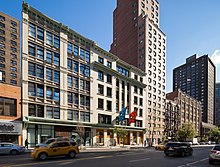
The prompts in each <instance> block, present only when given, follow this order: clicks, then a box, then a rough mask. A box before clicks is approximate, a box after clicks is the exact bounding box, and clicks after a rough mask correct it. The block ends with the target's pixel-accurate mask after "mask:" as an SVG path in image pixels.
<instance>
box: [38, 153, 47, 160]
mask: <svg viewBox="0 0 220 167" xmlns="http://www.w3.org/2000/svg"><path fill="white" fill-rule="evenodd" d="M38 159H39V160H45V159H47V154H46V153H40V154H39V155H38Z"/></svg>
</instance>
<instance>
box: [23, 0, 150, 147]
mask: <svg viewBox="0 0 220 167" xmlns="http://www.w3.org/2000/svg"><path fill="white" fill-rule="evenodd" d="M22 16H23V18H22V39H23V44H22V56H23V59H22V74H23V75H22V87H23V90H22V99H23V101H22V107H23V121H24V125H25V126H24V129H23V136H24V139H25V138H27V139H28V142H29V143H30V146H34V145H35V144H37V143H40V142H43V141H45V140H46V139H47V138H49V137H56V136H64V137H68V138H70V137H72V138H75V139H76V140H77V137H79V129H80V132H82V133H83V136H82V138H83V144H84V145H104V146H107V145H112V144H113V143H114V142H116V143H118V144H120V143H121V141H120V139H118V138H117V136H116V135H115V134H114V131H113V130H114V128H115V127H123V128H124V129H126V131H128V135H127V137H126V140H125V144H143V141H144V140H145V138H144V134H143V133H144V131H145V112H146V110H145V109H146V106H145V103H144V99H146V97H145V96H146V94H145V87H146V85H145V84H144V82H145V80H146V74H145V73H144V72H143V71H142V70H140V69H138V68H136V67H134V66H132V65H129V64H128V63H126V62H124V61H122V60H120V59H119V58H118V57H117V56H115V55H113V54H112V53H109V52H107V51H105V50H103V49H102V48H100V47H99V46H97V44H96V43H95V42H94V41H92V40H89V39H87V38H85V37H83V36H82V35H80V34H78V33H77V32H75V31H73V30H71V29H70V28H69V27H67V26H65V25H63V24H62V23H59V22H57V21H55V20H53V19H51V18H49V17H47V16H46V15H44V14H43V13H41V12H39V11H38V10H36V9H34V8H32V7H31V6H30V5H28V4H27V3H23V11H22ZM126 106H128V107H129V109H128V111H127V113H126V116H125V118H126V119H125V120H124V121H122V122H119V121H118V116H119V112H120V111H121V109H122V108H123V107H126ZM134 108H137V109H138V112H137V117H136V121H135V122H134V123H131V124H130V125H129V123H128V116H129V115H128V114H129V113H131V112H133V111H134Z"/></svg>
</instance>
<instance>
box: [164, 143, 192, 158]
mask: <svg viewBox="0 0 220 167" xmlns="http://www.w3.org/2000/svg"><path fill="white" fill-rule="evenodd" d="M164 154H165V155H166V156H169V155H180V156H182V157H184V156H186V155H192V154H193V149H192V147H191V146H190V144H189V143H184V142H168V143H167V144H166V145H165V147H164Z"/></svg>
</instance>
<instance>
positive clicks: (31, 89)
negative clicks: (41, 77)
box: [28, 82, 36, 96]
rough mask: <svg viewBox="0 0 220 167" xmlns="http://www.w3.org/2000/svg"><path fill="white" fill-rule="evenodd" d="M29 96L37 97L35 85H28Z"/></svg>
mask: <svg viewBox="0 0 220 167" xmlns="http://www.w3.org/2000/svg"><path fill="white" fill-rule="evenodd" d="M28 96H36V88H35V84H34V83H30V82H29V83H28Z"/></svg>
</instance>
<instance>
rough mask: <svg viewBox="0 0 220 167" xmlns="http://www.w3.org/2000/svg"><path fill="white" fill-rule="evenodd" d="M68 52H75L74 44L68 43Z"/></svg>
mask: <svg viewBox="0 0 220 167" xmlns="http://www.w3.org/2000/svg"><path fill="white" fill-rule="evenodd" d="M67 52H68V53H70V54H72V53H73V46H72V44H71V43H68V46H67Z"/></svg>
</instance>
